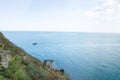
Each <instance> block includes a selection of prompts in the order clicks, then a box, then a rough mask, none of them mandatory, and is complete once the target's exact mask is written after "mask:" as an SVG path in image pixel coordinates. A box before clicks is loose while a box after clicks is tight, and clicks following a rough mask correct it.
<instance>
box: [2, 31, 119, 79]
mask: <svg viewBox="0 0 120 80" xmlns="http://www.w3.org/2000/svg"><path fill="white" fill-rule="evenodd" d="M2 33H3V34H4V35H5V36H6V37H7V38H8V39H9V40H10V41H11V42H13V43H14V44H16V45H17V46H19V47H21V48H22V49H24V50H25V51H26V52H28V54H30V55H32V56H34V57H36V58H38V59H39V60H41V61H42V62H43V60H45V59H53V60H54V64H53V65H54V67H55V68H57V69H61V68H63V69H64V71H65V73H66V74H67V75H68V76H69V77H70V78H71V79H72V80H120V34H119V33H89V32H39V31H38V32H37V31H36V32H34V31H2ZM34 43H35V44H34ZM33 44H34V45H33Z"/></svg>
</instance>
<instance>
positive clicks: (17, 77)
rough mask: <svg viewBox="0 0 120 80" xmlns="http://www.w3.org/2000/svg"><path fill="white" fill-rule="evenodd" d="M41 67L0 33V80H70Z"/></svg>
mask: <svg viewBox="0 0 120 80" xmlns="http://www.w3.org/2000/svg"><path fill="white" fill-rule="evenodd" d="M43 66H44V65H43V63H42V62H41V61H39V60H38V59H36V58H34V57H32V56H30V55H28V54H27V53H26V52H25V51H24V50H22V49H21V48H19V47H17V46H16V45H14V44H13V43H11V42H10V41H9V40H8V39H6V38H5V37H4V36H3V34H2V33H1V32H0V80H70V79H69V78H68V77H67V76H66V75H65V74H61V73H60V71H59V70H57V69H50V68H44V67H43Z"/></svg>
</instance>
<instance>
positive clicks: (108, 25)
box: [0, 0, 120, 32]
mask: <svg viewBox="0 0 120 80" xmlns="http://www.w3.org/2000/svg"><path fill="white" fill-rule="evenodd" d="M0 30H30V31H31V30H37V31H79V32H120V0H0Z"/></svg>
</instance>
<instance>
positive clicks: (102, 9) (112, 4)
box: [85, 0, 120, 18]
mask: <svg viewBox="0 0 120 80" xmlns="http://www.w3.org/2000/svg"><path fill="white" fill-rule="evenodd" d="M96 2H97V3H98V5H96V6H95V7H93V8H91V9H90V10H89V11H87V12H86V13H85V14H86V15H87V16H91V17H109V18H110V17H111V18H113V17H114V18H115V17H118V16H120V15H119V14H120V2H118V1H117V0H96Z"/></svg>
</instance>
